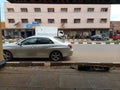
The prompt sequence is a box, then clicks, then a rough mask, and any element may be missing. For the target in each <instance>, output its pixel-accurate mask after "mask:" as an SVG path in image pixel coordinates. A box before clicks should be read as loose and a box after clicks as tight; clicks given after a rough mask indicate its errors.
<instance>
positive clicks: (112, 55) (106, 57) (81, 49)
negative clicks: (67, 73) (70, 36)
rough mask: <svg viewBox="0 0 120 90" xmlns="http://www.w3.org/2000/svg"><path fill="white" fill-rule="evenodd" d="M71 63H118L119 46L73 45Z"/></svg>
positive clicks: (119, 57) (119, 61)
mask: <svg viewBox="0 0 120 90" xmlns="http://www.w3.org/2000/svg"><path fill="white" fill-rule="evenodd" d="M73 48H74V54H73V56H72V57H70V59H69V60H70V61H71V62H74V61H75V62H90V63H92V62H93V63H95V62H101V63H120V45H102V44H95V45H92V44H81V45H80V44H74V45H73Z"/></svg>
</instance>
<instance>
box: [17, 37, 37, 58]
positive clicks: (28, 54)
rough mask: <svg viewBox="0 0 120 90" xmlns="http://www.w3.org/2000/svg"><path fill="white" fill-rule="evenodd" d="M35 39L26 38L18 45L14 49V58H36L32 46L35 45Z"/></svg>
mask: <svg viewBox="0 0 120 90" xmlns="http://www.w3.org/2000/svg"><path fill="white" fill-rule="evenodd" d="M36 41H37V38H35V37H34V38H28V39H26V40H24V41H22V42H21V43H20V44H19V47H17V49H16V57H19V58H32V57H35V56H36V51H35V49H34V45H36Z"/></svg>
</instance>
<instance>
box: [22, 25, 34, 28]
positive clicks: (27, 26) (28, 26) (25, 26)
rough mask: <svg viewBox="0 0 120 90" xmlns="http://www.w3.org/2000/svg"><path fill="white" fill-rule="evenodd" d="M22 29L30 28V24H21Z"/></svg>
mask: <svg viewBox="0 0 120 90" xmlns="http://www.w3.org/2000/svg"><path fill="white" fill-rule="evenodd" d="M23 28H32V24H23Z"/></svg>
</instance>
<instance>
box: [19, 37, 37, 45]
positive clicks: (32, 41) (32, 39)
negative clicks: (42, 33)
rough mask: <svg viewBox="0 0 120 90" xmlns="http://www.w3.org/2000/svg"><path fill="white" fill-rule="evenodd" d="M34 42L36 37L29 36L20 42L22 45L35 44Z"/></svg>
mask: <svg viewBox="0 0 120 90" xmlns="http://www.w3.org/2000/svg"><path fill="white" fill-rule="evenodd" d="M36 42H37V38H29V39H26V40H24V41H23V42H22V43H21V44H22V45H33V44H36Z"/></svg>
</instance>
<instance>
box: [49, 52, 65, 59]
mask: <svg viewBox="0 0 120 90" xmlns="http://www.w3.org/2000/svg"><path fill="white" fill-rule="evenodd" d="M62 58H63V56H62V54H61V52H59V51H53V52H52V53H51V54H50V59H51V60H53V61H60V60H61V59H62Z"/></svg>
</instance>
